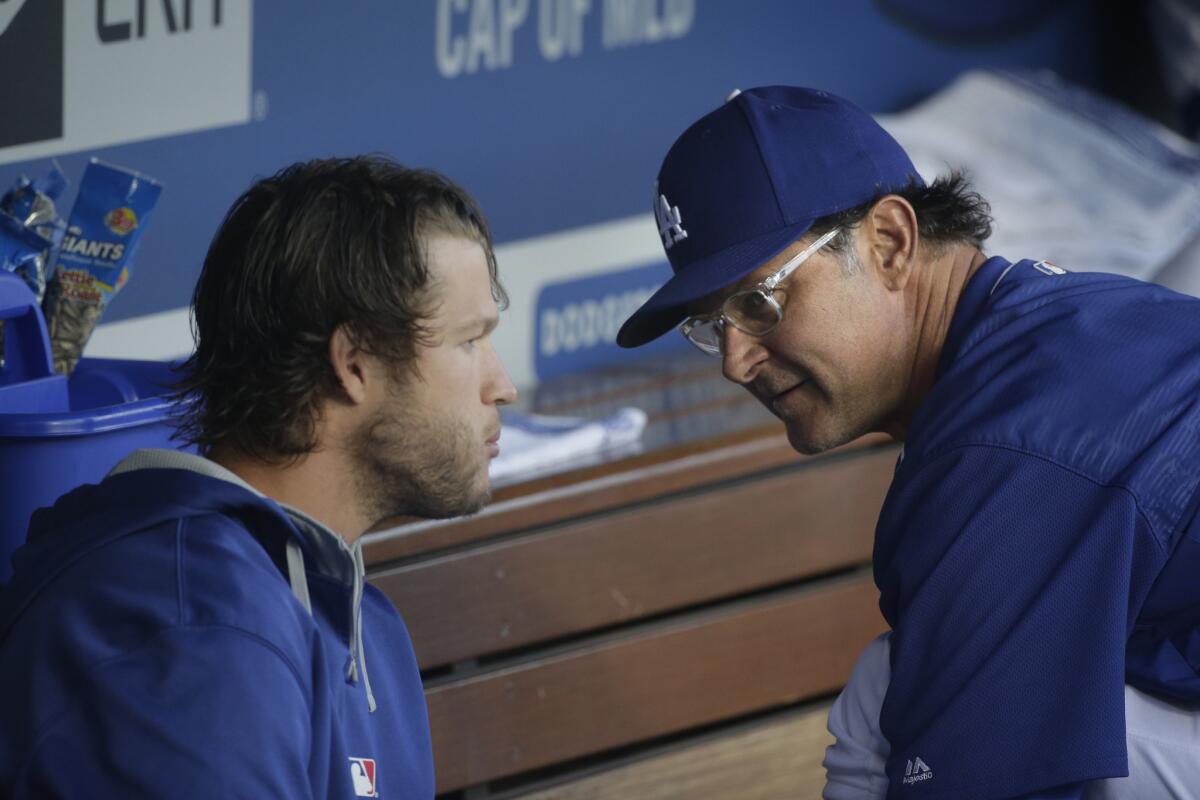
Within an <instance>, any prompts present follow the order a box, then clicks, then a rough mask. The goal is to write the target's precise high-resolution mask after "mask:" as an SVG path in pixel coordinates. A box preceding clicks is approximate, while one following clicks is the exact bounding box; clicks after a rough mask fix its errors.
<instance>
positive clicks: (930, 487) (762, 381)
mask: <svg viewBox="0 0 1200 800" xmlns="http://www.w3.org/2000/svg"><path fill="white" fill-rule="evenodd" d="M655 195H656V197H655V215H656V218H657V220H658V227H659V233H660V234H661V236H662V241H663V246H664V247H665V249H666V253H667V257H668V259H669V261H670V263H671V268H672V270H673V271H674V276H673V277H672V278H671V279H670V280H668V281H667V283H666V284H665V285H664V286H663V287H662V288H661V289H660V290H659V291H658V292H657V293H656V294H654V295H653V296H652V297H651V298H650V299H649V300H648V301H647V302H646V303H645V304H644V305H643V306H642V307H641V308H640V309H638V311H637V312H636V313H634V315H633V316H632V317H630V319H629V320H628V321H627V322H626V323H625V325H624V326H623V327H622V328H621V331H620V333H619V334H618V337H617V341H618V343H620V344H621V345H622V346H624V347H637V346H639V345H642V344H645V343H646V342H649V341H650V340H652V339H655V338H657V337H658V336H661V335H663V334H665V333H667V332H668V331H670V330H671V328H674V327H676V326H678V327H679V329H680V331H681V332H682V333H683V335H684V336H686V337H687V338H688V339H689V340H690V341H691V342H692V343H693V344H695V345H696V346H697V347H698V348H699V349H701V350H702V351H704V352H706V353H709V354H711V355H713V356H715V357H717V358H719V359H721V364H722V367H723V371H724V374H725V376H726V377H727V378H728V379H729V380H732V381H735V382H737V383H739V384H742V385H743V386H745V387H746V388H747V389H748V390H749V391H750V392H751V393H752V394H753V395H754V396H755V397H757V398H758V399H759V400H760V401H761V402H762V403H763V404H764V405H765V406H767V408H769V409H770V410H771V411H772V412H773V413H774V414H775V415H776V416H778V417H779V418H780V419H781V420H782V421H783V423H784V425H785V427H786V429H787V434H788V439H789V441H790V442H791V444H792V446H793V447H795V448H796V449H797V450H799V451H800V452H803V453H817V452H821V451H823V450H827V449H829V448H832V447H836V446H838V445H841V444H844V443H845V442H848V441H850V440H852V439H855V438H857V437H859V436H861V435H863V434H866V433H868V432H872V431H882V432H885V433H888V434H890V435H892V436H893V437H895V438H896V439H897V440H899V441H902V442H904V448H903V450H902V451H901V457H900V459H899V462H898V463H897V467H896V473H895V477H894V479H893V482H892V486H891V488H890V490H889V492H888V495H887V499H886V501H885V503H884V506H883V509H882V511H881V514H880V519H879V523H878V526H877V529H876V541H875V551H874V568H875V580H876V583H877V585H878V587H879V590H880V609H881V610H882V612H883V615H884V618H885V619H886V620H887V622H888V623H889V625H890V626H891V631H890V632H889V633H888V634H885V635H884V636H882V637H880V638H879V639H877V640H876V641H875V642H873V643H872V644H871V645H870V646H869V647H868V648H867V650H866V651H865V652H864V654H863V656H862V657H861V658H860V660H859V663H858V664H857V665H856V666H855V669H854V672H853V674H852V676H851V679H850V683H849V684H848V686H847V688H846V690H845V691H844V692H843V694H842V696H841V697H839V699H838V701H837V702H836V703H835V704H834V707H833V709H832V710H831V712H830V730H831V732H832V733H833V734H834V736H835V738H836V742H835V744H834V745H833V746H831V747H830V748H829V750H828V752H827V755H826V768H827V771H828V784H827V787H826V797H830V798H861V797H884V796H886V797H889V798H910V797H911V798H922V800H935V799H938V800H940V799H941V798H1017V797H1053V798H1081V797H1088V798H1095V797H1106V798H1107V797H1130V798H1135V797H1136V798H1157V797H1195V796H1200V794H1197V792H1200V711H1198V709H1200V579H1198V578H1197V576H1200V517H1198V515H1197V507H1198V506H1200V301H1198V300H1196V299H1194V298H1190V297H1186V296H1183V295H1179V294H1175V293H1173V292H1170V291H1168V290H1166V289H1163V288H1160V287H1156V286H1152V285H1149V284H1145V283H1141V282H1138V281H1135V280H1131V279H1128V278H1123V277H1118V276H1113V275H1104V274H1099V273H1086V272H1080V273H1074V272H1069V271H1067V270H1066V269H1063V268H1062V267H1059V266H1057V265H1055V264H1051V263H1049V262H1047V261H1044V260H1037V259H1025V260H1019V261H1009V260H1006V259H1005V258H1002V257H999V256H992V257H989V256H987V255H985V254H984V252H983V250H982V247H983V243H984V242H985V241H986V239H987V237H988V236H989V235H990V233H991V219H990V217H989V209H988V206H987V204H986V202H985V201H984V200H983V199H982V198H981V197H980V196H979V195H978V194H976V193H974V192H973V191H971V189H970V187H969V185H968V183H967V181H966V180H965V178H964V177H963V176H962V175H961V174H957V173H952V174H950V175H949V176H945V177H942V178H939V179H938V180H935V181H933V182H932V183H930V184H926V183H925V182H924V181H923V180H922V179H921V177H920V176H919V175H918V174H917V172H916V170H915V169H914V168H913V165H912V163H911V161H910V160H909V158H908V156H907V155H906V154H905V152H904V151H903V149H902V148H901V147H900V146H899V145H898V144H897V143H896V142H895V141H894V140H893V139H892V138H891V137H890V136H889V135H888V134H887V133H886V132H885V131H884V130H883V129H882V128H880V127H879V125H878V124H876V123H875V121H874V120H873V119H872V118H871V117H870V116H869V115H868V114H866V113H865V112H863V111H862V110H861V109H859V108H857V107H855V106H854V105H853V104H851V103H849V102H847V101H845V100H843V99H841V98H839V97H836V96H834V95H832V94H829V93H827V92H821V91H814V90H811V89H801V88H794V87H785V86H773V87H762V88H757V89H751V90H747V91H744V92H735V93H734V94H732V95H730V97H729V98H727V101H726V102H725V103H724V104H723V105H722V106H721V107H720V108H718V109H716V110H715V111H713V112H711V113H709V114H707V115H706V116H704V117H703V118H702V119H700V120H699V121H698V122H696V123H695V124H694V125H692V126H691V127H690V128H688V129H687V130H686V131H685V132H684V133H683V134H682V135H681V136H680V137H679V139H678V140H677V141H676V142H675V144H674V146H673V147H672V148H671V150H670V151H669V152H668V153H667V156H666V158H665V160H664V162H663V165H662V169H661V170H660V172H659V175H658V183H657V188H656V192H655ZM1080 266H1082V267H1086V265H1080ZM803 525H804V522H803V520H797V529H798V532H800V531H802V530H803ZM1123 776H1128V777H1123Z"/></svg>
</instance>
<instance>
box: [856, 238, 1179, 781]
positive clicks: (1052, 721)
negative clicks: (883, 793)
mask: <svg viewBox="0 0 1200 800" xmlns="http://www.w3.org/2000/svg"><path fill="white" fill-rule="evenodd" d="M902 453H903V454H902V456H901V460H900V462H899V464H898V465H897V470H896V476H895V479H894V481H893V483H892V487H891V489H890V490H889V492H888V496H887V499H886V501H885V503H884V507H883V510H882V512H881V516H880V520H879V525H878V529H877V531H876V542H875V554H874V565H875V578H876V583H877V584H878V586H879V589H880V593H881V596H880V607H881V610H882V611H883V614H884V617H885V618H886V619H887V621H888V622H889V623H890V624H891V625H892V627H893V629H894V634H893V637H892V651H891V653H892V655H891V660H892V663H891V667H892V678H891V684H890V686H889V689H888V692H887V696H886V698H885V700H884V704H883V710H882V712H881V715H880V726H881V729H882V732H883V734H884V735H885V736H886V738H887V739H888V741H889V743H890V745H891V754H890V757H889V759H888V762H887V774H888V779H889V784H890V790H889V797H895V798H922V799H923V800H934V799H935V798H962V797H971V798H1008V797H1015V796H1020V795H1022V794H1027V793H1029V792H1032V791H1036V790H1044V789H1047V788H1050V787H1055V786H1061V785H1064V784H1071V783H1074V782H1079V781H1085V780H1089V779H1093V778H1101V777H1112V776H1120V775H1125V774H1128V772H1127V766H1126V752H1125V722H1124V704H1123V698H1124V684H1125V683H1129V684H1131V685H1134V686H1137V687H1138V688H1141V689H1143V690H1146V691H1149V692H1152V693H1155V694H1158V695H1160V696H1163V697H1166V698H1169V699H1172V700H1174V701H1175V702H1177V703H1191V704H1197V703H1200V677H1198V675H1200V578H1198V577H1197V576H1200V523H1197V521H1196V518H1197V515H1196V507H1197V503H1198V501H1200V491H1198V487H1200V300H1196V299H1194V298H1191V297H1186V296H1183V295H1180V294H1176V293H1174V292H1171V291H1168V290H1166V289H1163V288H1160V287H1156V286H1152V285H1150V284H1145V283H1142V282H1139V281H1135V280H1131V279H1128V278H1123V277H1118V276H1113V275H1104V274H1098V273H1066V272H1064V271H1063V270H1061V269H1058V268H1057V267H1054V266H1053V265H1047V264H1045V263H1044V262H1037V263H1035V262H1032V261H1020V262H1017V263H1015V264H1010V263H1008V262H1007V261H1005V260H1003V259H1000V258H992V259H989V260H988V261H987V262H985V263H984V264H983V265H982V266H981V267H980V268H979V270H978V271H977V272H976V274H975V275H974V276H973V277H972V278H971V280H970V281H969V282H968V284H967V286H966V287H965V289H964V293H963V296H962V297H961V299H960V301H959V304H958V307H957V309H956V310H955V314H954V318H953V321H952V324H951V327H950V331H949V333H948V336H947V339H946V342H945V346H944V349H943V352H942V356H941V360H940V363H939V367H938V373H937V377H936V380H935V383H934V385H933V387H932V389H931V391H930V393H929V395H928V397H927V398H926V399H925V401H924V402H923V403H922V405H921V407H920V408H919V410H918V412H917V414H916V415H915V417H914V419H913V421H912V424H911V426H910V428H909V432H908V437H907V440H906V442H905V446H904V450H903V451H902Z"/></svg>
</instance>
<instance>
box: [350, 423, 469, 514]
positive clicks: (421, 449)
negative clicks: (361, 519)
mask: <svg viewBox="0 0 1200 800" xmlns="http://www.w3.org/2000/svg"><path fill="white" fill-rule="evenodd" d="M351 447H352V452H351V457H352V459H353V463H354V470H355V476H354V479H355V484H356V486H357V488H358V495H359V502H360V503H361V505H362V506H363V509H364V510H365V511H366V513H367V517H368V519H370V520H372V525H374V524H375V523H378V522H380V521H382V520H385V519H389V518H391V517H398V516H416V517H423V518H426V519H447V518H450V517H460V516H465V515H467V514H474V513H475V512H476V511H479V510H480V509H481V508H483V507H484V506H485V505H486V504H487V502H488V500H489V499H490V498H491V492H490V486H489V484H488V482H487V480H486V479H484V480H482V481H481V480H480V474H479V472H480V470H481V469H483V470H486V462H484V463H483V465H482V466H481V465H480V462H481V459H480V457H479V455H474V456H473V455H472V453H473V452H477V451H479V450H480V449H481V448H482V444H481V443H474V442H472V440H471V436H470V432H469V431H468V430H467V427H466V426H465V425H462V424H458V423H456V422H454V421H453V420H450V419H447V418H445V417H437V418H434V417H429V416H419V417H414V416H412V415H410V414H405V413H404V412H397V411H391V412H388V411H380V412H379V413H377V414H376V415H375V416H374V417H373V418H372V419H370V420H368V421H366V422H365V423H363V425H362V426H361V427H360V428H359V430H358V431H357V432H356V434H355V436H354V437H353V440H352V442H351Z"/></svg>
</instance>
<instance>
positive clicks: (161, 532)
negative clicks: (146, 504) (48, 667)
mask: <svg viewBox="0 0 1200 800" xmlns="http://www.w3.org/2000/svg"><path fill="white" fill-rule="evenodd" d="M51 535H53V534H51ZM103 535H104V531H97V532H96V536H97V538H103ZM43 572H44V577H43V578H42V580H41V582H40V584H39V585H38V586H37V588H36V589H35V590H34V591H30V592H29V593H27V594H26V595H25V596H24V597H6V598H5V604H6V605H8V604H10V603H11V604H18V605H20V606H21V607H22V610H21V612H20V614H19V616H17V617H16V618H14V619H13V620H12V629H11V630H10V631H8V633H9V634H11V635H13V636H15V637H17V638H29V639H30V643H31V644H32V643H34V642H36V641H37V640H39V639H43V638H45V637H44V632H45V631H51V630H53V631H57V632H58V633H57V636H58V637H59V644H58V645H57V647H59V648H63V649H68V650H71V651H73V652H74V653H75V655H76V657H77V658H78V659H79V661H80V663H81V664H86V663H88V662H93V661H97V662H98V661H102V660H104V659H106V658H112V657H114V656H117V655H120V654H121V653H122V652H125V651H128V650H132V649H135V648H137V647H139V646H140V645H141V644H142V643H144V642H145V641H147V640H149V639H151V638H153V637H154V636H157V635H159V634H160V633H161V632H162V631H164V630H166V629H170V628H182V627H196V626H226V627H230V628H236V629H239V630H242V631H245V632H247V633H250V634H252V635H254V636H258V637H261V638H263V639H265V640H269V641H272V642H276V643H279V644H283V643H287V642H288V641H289V640H296V639H298V638H299V639H301V640H303V639H304V638H305V636H306V631H307V629H308V627H309V626H310V623H309V622H307V620H306V619H305V617H307V615H306V614H304V616H303V617H302V616H300V615H298V614H297V613H296V609H299V611H300V612H304V609H303V608H301V607H299V606H298V604H296V603H295V602H294V601H293V598H292V595H291V591H290V587H289V584H288V582H287V580H286V578H285V577H284V576H283V574H282V573H281V572H280V570H279V568H278V567H277V566H276V564H275V562H274V560H273V559H272V557H271V555H270V554H269V553H268V551H267V549H266V548H265V547H264V544H263V542H261V541H260V540H259V538H258V537H256V535H255V532H254V531H252V530H251V529H250V528H249V527H248V526H247V525H246V524H245V522H244V521H241V520H237V519H234V518H231V517H229V516H226V515H224V514H222V513H220V512H217V511H213V512H210V513H204V514H195V515H189V516H178V517H165V518H162V519H158V520H156V521H155V522H153V523H152V524H148V525H145V526H142V527H140V528H137V529H135V530H131V531H126V532H124V533H123V535H120V536H115V537H112V538H110V539H108V540H107V541H104V542H103V543H102V544H100V545H99V546H96V547H92V548H88V549H87V550H86V552H81V553H79V554H77V555H74V556H73V557H71V558H70V560H69V561H68V562H66V563H64V564H61V565H54V564H47V565H45V566H44V567H43ZM43 644H48V642H43ZM33 649H34V650H39V649H40V648H38V647H36V646H35V647H34V648H33Z"/></svg>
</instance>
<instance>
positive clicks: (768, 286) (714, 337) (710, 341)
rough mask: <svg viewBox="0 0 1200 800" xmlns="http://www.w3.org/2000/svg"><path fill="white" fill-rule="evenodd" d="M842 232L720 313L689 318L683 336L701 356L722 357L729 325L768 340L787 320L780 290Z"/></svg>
mask: <svg viewBox="0 0 1200 800" xmlns="http://www.w3.org/2000/svg"><path fill="white" fill-rule="evenodd" d="M839 230H840V229H839V228H834V229H833V230H831V231H829V233H826V234H825V235H824V236H822V237H820V238H819V239H817V240H816V241H815V242H813V243H812V244H810V245H809V246H808V247H806V248H804V249H803V250H801V251H800V252H799V253H797V254H796V255H795V257H793V258H790V259H788V261H787V263H786V264H784V265H783V266H782V267H780V268H779V270H778V271H776V272H775V274H773V275H771V276H770V277H768V278H767V279H766V280H763V281H760V282H759V283H757V284H755V285H754V286H753V287H752V288H750V289H743V290H742V291H740V292H734V293H733V294H731V295H729V297H726V298H725V301H724V302H722V303H721V310H720V311H719V312H717V313H715V314H706V315H704V316H701V317H688V318H687V319H686V320H684V322H683V324H682V325H680V326H679V332H680V333H682V334H683V335H684V336H685V337H686V338H687V340H688V341H689V342H691V343H692V344H694V345H696V347H697V348H698V349H699V350H700V352H702V353H707V354H708V355H710V356H720V355H721V342H722V341H723V340H724V338H725V325H726V324H729V325H732V326H733V327H735V328H737V329H738V330H739V331H742V332H743V333H748V334H750V335H751V336H766V335H767V334H768V333H770V332H771V331H773V330H775V326H776V325H778V324H779V321H780V320H782V319H783V308H782V307H781V306H780V305H779V301H778V300H776V299H775V289H776V287H778V286H779V284H780V283H782V282H783V281H784V280H785V279H786V278H787V276H788V275H791V274H792V272H794V271H795V269H796V267H798V266H800V265H801V264H803V263H804V262H805V261H806V260H807V259H808V257H809V256H811V255H812V254H813V253H815V252H817V251H818V250H820V249H821V248H822V247H824V246H825V245H827V244H829V242H830V241H831V240H832V239H833V237H834V236H837V234H838V231H839Z"/></svg>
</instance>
